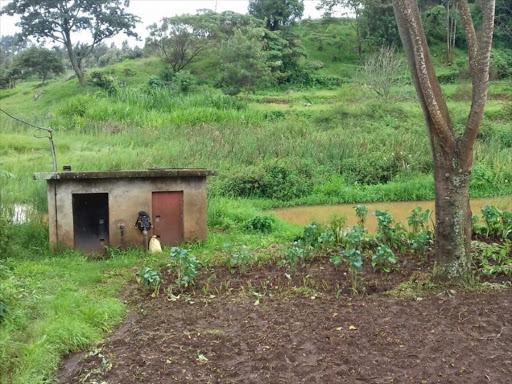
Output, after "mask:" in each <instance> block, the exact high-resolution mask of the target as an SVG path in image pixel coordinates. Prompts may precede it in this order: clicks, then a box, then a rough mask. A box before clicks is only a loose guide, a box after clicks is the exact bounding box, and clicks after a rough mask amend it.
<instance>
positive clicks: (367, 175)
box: [342, 152, 405, 185]
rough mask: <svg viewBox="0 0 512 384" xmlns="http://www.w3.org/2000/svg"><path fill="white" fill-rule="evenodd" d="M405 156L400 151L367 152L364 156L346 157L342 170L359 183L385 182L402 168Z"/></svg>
mask: <svg viewBox="0 0 512 384" xmlns="http://www.w3.org/2000/svg"><path fill="white" fill-rule="evenodd" d="M404 160H405V159H404V157H403V155H402V154H400V153H396V154H392V155H389V154H386V155H384V154H382V153H371V152H367V153H365V154H364V156H361V157H353V158H348V159H345V160H344V161H343V163H342V172H343V175H344V176H346V179H348V180H350V181H352V182H355V183H359V184H367V185H373V184H385V183H387V182H389V181H391V180H392V179H393V178H394V177H396V176H397V175H398V174H399V173H400V170H401V167H402V164H403V162H404Z"/></svg>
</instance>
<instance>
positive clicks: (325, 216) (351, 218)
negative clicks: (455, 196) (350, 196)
mask: <svg viewBox="0 0 512 384" xmlns="http://www.w3.org/2000/svg"><path fill="white" fill-rule="evenodd" d="M356 205H357V204H337V205H315V206H306V207H292V208H279V209H274V210H273V211H272V212H273V213H274V214H275V215H276V216H277V217H279V218H280V219H282V220H284V221H287V222H289V223H293V224H299V225H306V224H308V223H310V222H312V221H316V222H318V223H322V224H327V223H328V222H329V220H330V218H331V217H332V216H333V215H338V216H345V217H346V218H347V223H346V225H347V226H352V225H356V224H357V217H356V214H355V210H354V207H355V206H356ZM364 205H366V206H367V207H368V217H367V219H366V225H365V226H366V228H367V229H368V230H369V231H370V232H375V231H376V229H377V219H376V218H375V216H374V215H373V213H374V212H375V210H377V209H384V210H387V211H389V213H391V215H392V216H393V218H394V219H395V221H396V222H401V223H402V224H403V225H407V218H408V217H409V215H410V214H411V211H412V210H413V209H414V208H416V207H418V206H421V207H422V208H423V210H425V209H431V210H434V201H405V202H403V201H400V202H382V203H368V204H364ZM486 205H495V206H497V207H498V208H500V209H512V197H510V196H507V197H496V198H484V199H472V200H471V210H472V211H473V214H475V215H478V216H480V217H481V216H482V214H481V212H480V210H481V209H482V207H484V206H486ZM433 219H434V215H432V220H433Z"/></svg>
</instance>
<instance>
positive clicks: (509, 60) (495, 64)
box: [491, 49, 512, 79]
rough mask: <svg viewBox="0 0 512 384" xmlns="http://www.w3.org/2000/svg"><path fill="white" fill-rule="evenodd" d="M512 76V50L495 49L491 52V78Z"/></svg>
mask: <svg viewBox="0 0 512 384" xmlns="http://www.w3.org/2000/svg"><path fill="white" fill-rule="evenodd" d="M509 76H512V50H510V49H493V50H492V52H491V78H492V79H503V78H505V77H509Z"/></svg>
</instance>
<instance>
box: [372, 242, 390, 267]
mask: <svg viewBox="0 0 512 384" xmlns="http://www.w3.org/2000/svg"><path fill="white" fill-rule="evenodd" d="M393 264H396V256H395V254H394V253H393V250H392V249H391V248H389V247H388V246H385V245H381V246H379V247H377V250H376V251H375V253H374V254H372V267H374V268H378V269H380V270H382V271H384V272H386V273H389V272H391V267H392V265H393Z"/></svg>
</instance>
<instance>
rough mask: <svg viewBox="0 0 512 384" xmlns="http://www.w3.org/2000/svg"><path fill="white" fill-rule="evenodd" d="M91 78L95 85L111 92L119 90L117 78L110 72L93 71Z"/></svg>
mask: <svg viewBox="0 0 512 384" xmlns="http://www.w3.org/2000/svg"><path fill="white" fill-rule="evenodd" d="M91 79H92V82H93V84H94V85H96V86H97V87H100V88H102V89H104V90H105V91H107V92H109V93H113V92H115V91H116V90H117V84H116V80H115V79H114V77H113V76H112V75H110V74H108V73H105V72H100V71H93V72H91Z"/></svg>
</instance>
